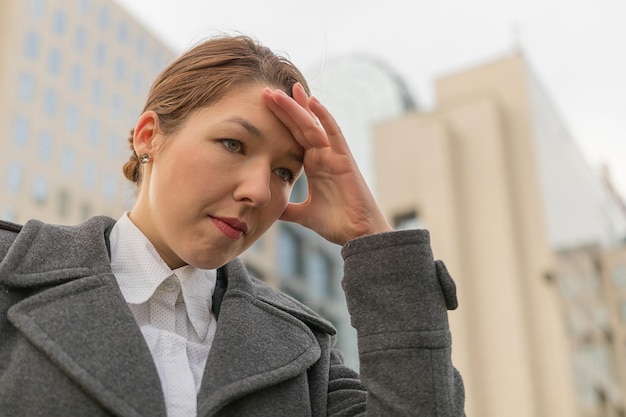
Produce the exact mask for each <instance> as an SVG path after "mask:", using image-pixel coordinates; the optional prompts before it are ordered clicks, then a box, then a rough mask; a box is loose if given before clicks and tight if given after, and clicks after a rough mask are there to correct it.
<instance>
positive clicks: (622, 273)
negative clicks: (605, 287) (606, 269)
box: [613, 264, 626, 288]
mask: <svg viewBox="0 0 626 417" xmlns="http://www.w3.org/2000/svg"><path fill="white" fill-rule="evenodd" d="M613 282H615V285H617V286H618V287H619V288H625V287H626V267H625V266H624V265H623V264H617V265H615V266H614V267H613Z"/></svg>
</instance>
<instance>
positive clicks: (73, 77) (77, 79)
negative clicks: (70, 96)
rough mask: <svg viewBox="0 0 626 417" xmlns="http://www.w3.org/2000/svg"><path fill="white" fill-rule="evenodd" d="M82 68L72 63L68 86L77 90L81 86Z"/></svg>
mask: <svg viewBox="0 0 626 417" xmlns="http://www.w3.org/2000/svg"><path fill="white" fill-rule="evenodd" d="M83 78H84V75H83V68H82V67H81V66H80V65H79V64H74V65H73V66H72V69H71V71H70V87H72V90H74V91H78V90H80V89H81V88H82V87H83Z"/></svg>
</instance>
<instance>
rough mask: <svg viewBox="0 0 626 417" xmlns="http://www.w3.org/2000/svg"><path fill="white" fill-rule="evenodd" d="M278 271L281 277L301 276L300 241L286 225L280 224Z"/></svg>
mask: <svg viewBox="0 0 626 417" xmlns="http://www.w3.org/2000/svg"><path fill="white" fill-rule="evenodd" d="M277 252H278V254H279V255H278V270H279V272H280V274H281V275H283V276H294V275H302V272H303V269H304V268H303V259H302V258H303V256H302V240H301V239H300V237H299V236H298V235H297V234H296V233H295V232H294V231H292V230H291V229H290V228H289V226H288V225H285V224H281V227H280V228H279V234H278V251H277Z"/></svg>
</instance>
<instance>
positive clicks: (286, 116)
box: [263, 83, 392, 245]
mask: <svg viewBox="0 0 626 417" xmlns="http://www.w3.org/2000/svg"><path fill="white" fill-rule="evenodd" d="M293 97H294V98H293V99H292V98H291V97H289V96H288V95H287V94H285V93H284V92H283V91H281V90H271V89H269V88H267V89H265V91H264V92H263V98H264V100H265V103H266V104H267V106H268V107H269V108H270V109H271V110H272V111H273V112H274V114H275V115H276V116H277V117H278V118H279V119H280V120H281V121H282V122H283V124H284V125H285V126H287V128H288V129H289V130H290V131H291V133H292V135H293V136H294V138H295V139H296V140H297V141H298V143H299V144H300V145H301V146H302V147H303V148H304V171H305V173H306V176H307V180H308V188H309V195H308V197H307V199H306V201H304V202H301V203H289V205H288V206H287V209H286V210H285V212H284V213H283V214H282V216H281V220H286V221H290V222H295V223H299V224H301V225H303V226H305V227H308V228H309V229H311V230H313V231H315V232H317V233H318V234H319V235H321V236H322V237H324V238H325V239H327V240H329V241H331V242H334V243H337V244H339V245H344V244H345V243H347V242H348V241H349V240H352V239H354V238H357V237H360V236H365V235H371V234H375V233H381V232H387V231H391V230H392V228H391V226H390V225H389V223H388V222H387V220H385V217H384V216H383V214H382V212H381V210H380V208H379V207H378V204H376V201H375V200H374V197H373V195H372V193H371V191H370V189H369V187H368V186H367V184H366V182H365V179H364V178H363V176H362V175H361V172H360V171H359V169H358V167H357V165H356V162H355V161H354V158H353V157H352V154H351V152H350V149H349V148H348V143H347V142H346V139H345V137H344V136H343V134H342V133H341V129H340V128H339V126H338V125H337V122H336V121H335V119H334V118H333V117H332V115H331V114H330V113H329V112H328V110H327V109H326V108H325V107H324V106H323V105H322V104H321V103H320V102H319V101H318V100H317V99H316V98H314V97H309V96H307V94H306V92H305V91H304V88H303V87H302V86H301V85H300V84H299V83H298V84H296V85H294V87H293Z"/></svg>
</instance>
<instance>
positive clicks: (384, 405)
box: [0, 217, 464, 417]
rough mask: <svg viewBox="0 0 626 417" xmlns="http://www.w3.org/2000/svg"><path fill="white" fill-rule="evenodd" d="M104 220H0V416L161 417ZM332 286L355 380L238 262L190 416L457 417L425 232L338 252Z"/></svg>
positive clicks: (447, 285)
mask: <svg viewBox="0 0 626 417" xmlns="http://www.w3.org/2000/svg"><path fill="white" fill-rule="evenodd" d="M113 224H114V220H112V219H109V218H106V217H95V218H92V219H90V220H88V221H86V222H85V223H83V224H81V225H79V226H52V225H46V224H43V223H41V222H38V221H30V222H28V223H27V224H26V225H24V226H23V227H20V226H17V225H13V224H10V223H2V222H0V259H1V260H2V261H1V262H0V415H1V416H12V417H19V416H28V417H32V416H90V417H92V416H112V415H113V416H128V417H130V416H149V417H159V416H165V406H164V402H163V394H162V391H161V387H160V383H159V377H158V375H157V371H156V368H155V366H154V363H153V361H152V357H151V356H150V351H149V350H148V347H147V345H146V343H145V341H144V339H143V336H142V334H141V331H140V330H139V327H138V326H137V324H136V322H135V320H134V318H133V316H132V314H131V312H130V310H129V309H128V307H127V305H126V302H125V301H124V298H123V297H122V294H121V292H120V290H119V288H118V286H117V282H116V280H115V277H114V276H113V274H112V272H111V268H110V260H109V250H108V232H110V229H111V227H112V226H113ZM342 254H343V257H344V261H345V276H344V280H343V285H344V289H345V292H346V297H347V301H348V308H349V310H350V314H351V317H352V323H353V325H354V326H355V327H356V329H357V331H358V343H359V354H360V364H361V365H360V368H361V373H362V374H361V376H360V377H359V375H357V374H356V373H355V372H353V371H351V370H350V369H348V368H347V367H345V366H344V365H343V363H342V359H341V355H340V354H339V353H338V352H336V351H335V350H334V349H333V340H334V334H335V329H334V328H333V327H332V325H331V324H330V323H328V322H327V321H326V320H324V319H322V318H321V317H319V316H318V315H316V314H315V313H313V312H312V311H311V310H309V309H308V308H307V307H305V306H304V305H302V304H300V303H298V302H296V301H295V300H293V299H291V298H289V297H287V296H285V295H283V294H282V293H280V292H277V291H275V290H273V289H272V288H270V287H268V286H267V285H265V284H264V283H262V282H261V281H258V280H256V279H254V278H251V277H250V276H248V274H247V273H246V270H245V268H244V266H243V265H242V264H241V262H239V261H238V260H235V261H233V262H230V263H229V264H227V265H226V266H225V267H223V269H222V272H223V273H226V274H227V276H228V286H227V288H226V291H225V294H224V296H223V299H222V302H221V311H220V314H219V318H218V328H217V333H216V335H215V340H214V342H213V346H212V348H211V351H210V354H209V358H208V360H207V364H206V371H205V373H204V377H203V380H202V387H201V390H200V394H199V396H198V415H199V416H224V417H226V416H275V417H281V416H283V417H294V416H298V417H299V416H326V415H330V416H356V415H368V416H424V417H430V416H437V417H439V416H461V415H463V401H464V400H463V384H462V382H461V378H460V376H459V375H458V373H457V372H456V370H455V369H454V368H453V366H452V363H451V360H450V346H451V340H450V333H449V330H448V323H447V311H446V307H448V308H454V307H455V306H456V298H455V294H454V292H455V291H454V283H453V282H452V280H451V279H450V277H449V276H448V274H447V272H446V271H445V267H443V264H442V263H440V262H434V261H433V258H432V253H431V250H430V244H429V237H428V233H427V232H425V231H403V232H393V233H387V234H383V235H377V236H370V237H365V238H361V239H357V240H355V241H352V242H350V243H348V244H347V245H346V246H345V247H344V248H343V250H342Z"/></svg>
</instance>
